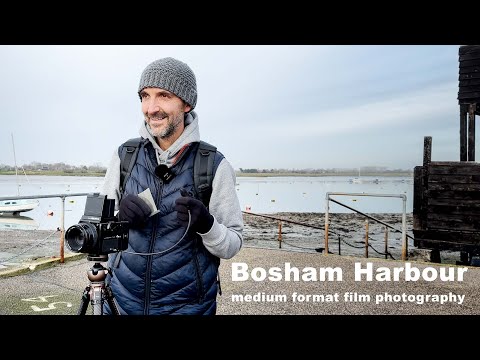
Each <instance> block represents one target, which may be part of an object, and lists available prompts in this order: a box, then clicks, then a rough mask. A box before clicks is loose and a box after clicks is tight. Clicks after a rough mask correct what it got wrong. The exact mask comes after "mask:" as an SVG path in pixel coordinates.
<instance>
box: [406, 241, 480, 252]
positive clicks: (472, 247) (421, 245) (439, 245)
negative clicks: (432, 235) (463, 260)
mask: <svg viewBox="0 0 480 360" xmlns="http://www.w3.org/2000/svg"><path fill="white" fill-rule="evenodd" d="M413 245H414V246H415V247H416V248H418V249H437V250H449V251H467V252H476V251H478V250H479V247H480V245H478V244H476V243H474V244H471V243H450V242H445V241H438V240H435V239H425V240H414V241H413Z"/></svg>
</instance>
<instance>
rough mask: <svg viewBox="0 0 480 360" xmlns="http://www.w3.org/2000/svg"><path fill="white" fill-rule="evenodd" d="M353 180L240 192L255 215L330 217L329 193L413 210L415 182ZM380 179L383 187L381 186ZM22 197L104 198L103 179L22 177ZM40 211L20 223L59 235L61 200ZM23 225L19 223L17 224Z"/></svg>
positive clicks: (70, 218)
mask: <svg viewBox="0 0 480 360" xmlns="http://www.w3.org/2000/svg"><path fill="white" fill-rule="evenodd" d="M351 179H352V178H351V177H344V176H327V177H269V178H259V177H238V178H237V184H236V186H235V189H236V191H237V195H238V198H239V201H240V206H241V209H242V210H243V211H246V210H249V211H251V212H255V213H267V214H268V213H276V212H320V213H323V212H325V194H326V192H349V193H375V194H403V195H406V196H407V212H412V209H413V205H412V204H413V179H412V178H411V177H375V178H374V177H367V176H364V177H361V183H351V182H350V180H351ZM375 179H378V183H377V182H375ZM19 184H20V195H21V196H26V195H49V194H73V193H92V192H100V191H101V189H102V186H103V177H81V176H29V177H25V176H19ZM16 195H17V187H16V179H15V176H10V175H0V196H16ZM335 199H336V200H338V201H340V202H342V203H345V204H346V205H349V206H350V207H353V208H356V209H358V210H359V211H362V212H365V213H401V212H402V200H401V199H399V198H371V197H353V196H336V197H335ZM39 201H40V205H39V206H38V207H37V208H35V209H34V210H32V211H28V212H24V213H22V216H23V217H24V218H27V219H23V220H24V221H17V223H18V222H20V223H21V224H20V225H18V224H15V225H14V226H16V227H17V228H18V226H22V224H23V226H25V227H27V226H28V227H30V228H37V229H39V230H54V229H56V228H57V227H60V224H61V209H62V201H61V199H60V198H47V199H39ZM85 202H86V197H85V196H81V197H67V198H66V200H65V219H64V221H65V228H68V227H70V226H71V225H74V224H77V223H78V221H79V220H80V218H81V216H82V215H83V212H84V209H85ZM330 211H331V212H337V213H349V212H351V211H350V210H348V209H346V208H344V207H341V206H340V205H337V204H335V203H332V202H330ZM17 220H18V219H17ZM9 226H10V228H12V226H13V225H12V221H10V219H9V218H7V217H0V229H5V228H9Z"/></svg>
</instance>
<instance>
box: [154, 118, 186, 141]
mask: <svg viewBox="0 0 480 360" xmlns="http://www.w3.org/2000/svg"><path fill="white" fill-rule="evenodd" d="M166 116H167V114H165V113H157V114H155V115H154V116H145V121H146V122H147V124H148V127H149V129H150V132H151V133H152V135H153V136H155V137H158V138H160V139H163V140H165V139H168V138H170V137H171V136H172V135H173V134H174V133H175V130H176V129H177V128H178V125H180V124H181V123H182V121H184V113H183V112H182V113H179V114H176V115H173V116H172V117H170V118H168V120H167V123H166V125H165V126H164V127H161V128H155V127H152V126H150V123H149V120H150V119H155V118H160V119H162V118H165V117H166Z"/></svg>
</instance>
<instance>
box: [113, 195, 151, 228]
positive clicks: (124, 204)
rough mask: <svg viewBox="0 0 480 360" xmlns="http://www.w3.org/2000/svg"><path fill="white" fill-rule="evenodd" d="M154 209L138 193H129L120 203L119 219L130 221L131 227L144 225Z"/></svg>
mask: <svg viewBox="0 0 480 360" xmlns="http://www.w3.org/2000/svg"><path fill="white" fill-rule="evenodd" d="M151 212H152V210H151V209H150V208H149V207H148V205H147V204H146V203H145V201H143V200H142V199H140V198H139V197H138V196H137V195H132V194H128V195H127V196H125V197H124V198H123V199H122V200H121V201H120V205H119V212H118V219H119V220H120V221H128V223H129V224H130V226H131V227H143V226H144V225H145V223H146V222H147V219H148V216H149V215H150V213H151Z"/></svg>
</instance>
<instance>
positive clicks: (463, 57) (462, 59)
mask: <svg viewBox="0 0 480 360" xmlns="http://www.w3.org/2000/svg"><path fill="white" fill-rule="evenodd" d="M476 59H480V53H478V52H472V53H470V54H465V55H460V56H459V57H458V62H459V67H460V63H462V62H465V61H469V60H476Z"/></svg>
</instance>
